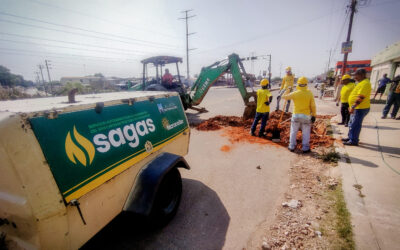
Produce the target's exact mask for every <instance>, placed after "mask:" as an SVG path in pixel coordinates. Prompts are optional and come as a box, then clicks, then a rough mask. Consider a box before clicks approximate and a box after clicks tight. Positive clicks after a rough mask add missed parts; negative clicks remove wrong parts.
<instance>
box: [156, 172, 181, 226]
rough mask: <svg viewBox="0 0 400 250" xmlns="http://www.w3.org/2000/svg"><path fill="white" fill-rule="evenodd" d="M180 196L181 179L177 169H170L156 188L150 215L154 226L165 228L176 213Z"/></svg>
mask: <svg viewBox="0 0 400 250" xmlns="http://www.w3.org/2000/svg"><path fill="white" fill-rule="evenodd" d="M181 196H182V178H181V174H180V173H179V170H178V169H177V168H173V169H171V170H170V171H169V172H168V173H167V174H166V175H165V176H164V178H163V180H162V181H161V183H160V187H159V188H158V191H157V194H156V199H155V201H154V205H153V208H152V211H151V214H150V220H151V222H152V224H154V226H165V225H166V224H167V223H168V222H169V221H170V220H171V219H172V218H173V217H174V216H175V214H176V212H177V211H178V207H179V203H180V201H181Z"/></svg>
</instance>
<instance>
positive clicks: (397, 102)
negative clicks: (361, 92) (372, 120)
mask: <svg viewBox="0 0 400 250" xmlns="http://www.w3.org/2000/svg"><path fill="white" fill-rule="evenodd" d="M392 105H394V106H393V110H392V113H391V114H390V116H391V117H396V115H397V112H398V111H399V107H400V94H396V93H393V92H390V93H389V95H388V97H387V100H386V105H385V107H384V108H383V112H382V115H383V116H385V117H386V116H387V114H388V113H389V111H390V108H391V107H392Z"/></svg>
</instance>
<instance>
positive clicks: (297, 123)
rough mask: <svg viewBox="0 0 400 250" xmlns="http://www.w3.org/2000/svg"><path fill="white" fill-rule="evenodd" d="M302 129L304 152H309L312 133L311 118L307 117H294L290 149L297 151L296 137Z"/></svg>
mask: <svg viewBox="0 0 400 250" xmlns="http://www.w3.org/2000/svg"><path fill="white" fill-rule="evenodd" d="M300 128H301V134H302V136H303V141H302V150H303V151H307V150H309V149H310V132H311V117H309V116H307V115H302V116H298V117H297V116H296V115H293V116H292V120H291V124H290V140H289V149H291V150H292V149H295V147H296V144H297V142H296V137H297V132H298V131H299V129H300Z"/></svg>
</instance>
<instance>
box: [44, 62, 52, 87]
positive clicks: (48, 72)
mask: <svg viewBox="0 0 400 250" xmlns="http://www.w3.org/2000/svg"><path fill="white" fill-rule="evenodd" d="M44 62H45V63H46V69H47V75H48V76H49V84H50V93H51V94H53V86H52V84H51V78H50V71H49V66H51V65H50V64H49V62H50V61H49V60H44Z"/></svg>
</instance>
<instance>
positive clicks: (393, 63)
mask: <svg viewBox="0 0 400 250" xmlns="http://www.w3.org/2000/svg"><path fill="white" fill-rule="evenodd" d="M371 66H372V72H371V84H372V88H373V89H377V87H378V81H379V79H381V78H382V76H383V75H384V74H387V75H388V77H389V78H390V79H393V78H394V77H395V76H397V75H400V41H399V42H397V43H394V44H392V45H390V46H388V47H386V48H385V49H384V50H382V51H380V52H379V53H378V54H376V55H375V56H374V57H373V58H372V61H371ZM386 89H388V88H386Z"/></svg>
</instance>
